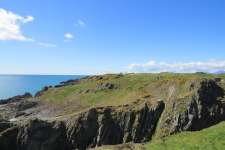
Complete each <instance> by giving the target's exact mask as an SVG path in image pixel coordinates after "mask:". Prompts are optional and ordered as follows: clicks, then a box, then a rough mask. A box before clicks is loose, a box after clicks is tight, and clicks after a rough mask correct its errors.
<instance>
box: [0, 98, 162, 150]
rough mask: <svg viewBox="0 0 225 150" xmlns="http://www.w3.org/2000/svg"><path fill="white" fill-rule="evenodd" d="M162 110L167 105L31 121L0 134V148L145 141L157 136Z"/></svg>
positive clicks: (55, 149) (56, 148)
mask: <svg viewBox="0 0 225 150" xmlns="http://www.w3.org/2000/svg"><path fill="white" fill-rule="evenodd" d="M163 109H164V103H163V102H162V101H159V102H156V103H155V104H147V103H142V104H139V105H138V106H137V107H135V106H130V105H127V106H121V107H119V108H114V107H106V108H93V109H90V110H89V111H88V112H84V113H81V114H79V115H78V116H75V117H73V118H71V119H69V120H68V121H54V122H47V121H41V120H38V119H34V120H29V121H28V122H26V123H25V124H23V125H19V124H18V125H16V126H15V127H12V128H9V129H8V130H5V131H4V132H3V133H0V147H1V148H2V150H4V149H6V147H7V144H6V142H5V139H7V138H10V141H11V142H12V143H16V144H15V145H16V148H15V147H13V149H16V150H31V149H32V150H62V149H64V150H73V149H86V148H88V147H95V146H101V145H110V144H121V143H126V142H131V141H134V142H144V141H148V140H150V139H151V137H152V135H153V134H154V131H155V128H156V125H157V122H158V119H159V118H160V115H161V113H162V111H163ZM14 128H16V129H17V130H16V129H14ZM13 129H14V130H13ZM7 149H8V150H10V148H9V147H7Z"/></svg>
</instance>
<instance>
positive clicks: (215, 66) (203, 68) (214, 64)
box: [127, 60, 225, 73]
mask: <svg viewBox="0 0 225 150" xmlns="http://www.w3.org/2000/svg"><path fill="white" fill-rule="evenodd" d="M127 68H128V70H129V72H154V73H157V72H179V73H193V72H210V73H213V72H217V71H220V70H225V60H209V61H192V62H174V63H170V62H156V61H154V60H150V61H149V62H147V63H143V64H138V63H133V64H130V65H128V67H127Z"/></svg>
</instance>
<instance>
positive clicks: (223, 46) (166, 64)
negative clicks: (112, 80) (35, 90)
mask: <svg viewBox="0 0 225 150" xmlns="http://www.w3.org/2000/svg"><path fill="white" fill-rule="evenodd" d="M0 17H1V18H0V74H96V73H107V72H160V71H174V72H194V71H211V72H213V71H217V70H225V1H224V0H216V1H213V0H63V1H61V0H29V1H28V0H16V2H15V0H1V1H0Z"/></svg>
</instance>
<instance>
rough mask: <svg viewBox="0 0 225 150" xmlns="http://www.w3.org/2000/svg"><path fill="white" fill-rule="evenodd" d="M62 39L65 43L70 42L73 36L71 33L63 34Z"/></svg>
mask: <svg viewBox="0 0 225 150" xmlns="http://www.w3.org/2000/svg"><path fill="white" fill-rule="evenodd" d="M64 38H65V40H66V41H68V40H71V39H72V38H73V35H72V34H71V33H65V34H64Z"/></svg>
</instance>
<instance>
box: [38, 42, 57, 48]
mask: <svg viewBox="0 0 225 150" xmlns="http://www.w3.org/2000/svg"><path fill="white" fill-rule="evenodd" d="M38 45H40V46H43V47H47V48H51V47H57V45H55V44H52V43H44V42H39V43H38Z"/></svg>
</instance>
